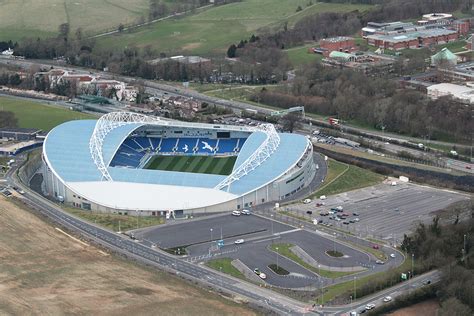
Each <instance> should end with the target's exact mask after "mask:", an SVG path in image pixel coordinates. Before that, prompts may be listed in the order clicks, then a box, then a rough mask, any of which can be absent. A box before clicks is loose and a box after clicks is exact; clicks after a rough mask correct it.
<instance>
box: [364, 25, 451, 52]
mask: <svg viewBox="0 0 474 316" xmlns="http://www.w3.org/2000/svg"><path fill="white" fill-rule="evenodd" d="M458 37H459V35H458V32H457V31H454V30H448V29H443V28H434V29H421V30H416V31H411V32H402V33H391V34H379V33H376V34H373V35H368V36H366V38H367V43H368V44H369V45H371V46H375V47H378V48H381V49H390V50H402V49H415V48H420V47H430V46H432V45H440V44H446V43H449V42H453V41H456V40H457V39H458Z"/></svg>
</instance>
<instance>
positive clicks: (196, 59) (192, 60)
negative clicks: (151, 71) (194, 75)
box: [148, 55, 211, 65]
mask: <svg viewBox="0 0 474 316" xmlns="http://www.w3.org/2000/svg"><path fill="white" fill-rule="evenodd" d="M166 61H176V62H178V63H181V64H186V65H198V64H201V65H202V64H205V65H207V64H210V63H211V60H210V59H208V58H203V57H200V56H183V55H178V56H171V57H165V58H157V59H153V60H150V61H149V62H148V63H150V64H151V65H156V64H159V63H162V62H166Z"/></svg>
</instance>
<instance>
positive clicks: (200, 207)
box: [42, 112, 316, 216]
mask: <svg viewBox="0 0 474 316" xmlns="http://www.w3.org/2000/svg"><path fill="white" fill-rule="evenodd" d="M42 158H43V167H42V168H43V176H44V190H45V192H46V193H47V194H49V195H50V196H51V197H53V198H55V199H57V200H60V201H64V203H67V204H69V205H71V206H74V207H79V208H82V209H86V210H94V211H100V212H111V213H120V214H128V215H151V216H160V215H164V214H165V213H166V212H168V211H174V212H175V214H176V213H177V214H189V213H207V212H222V211H229V210H239V209H245V208H250V207H252V206H255V205H259V204H262V203H267V202H277V201H279V200H281V199H284V198H287V197H290V196H291V195H292V194H294V193H296V192H297V191H299V190H301V189H302V188H304V187H305V186H307V185H308V184H309V183H310V182H311V181H312V179H313V177H314V175H315V173H316V168H315V165H314V163H313V147H312V144H311V142H310V141H309V140H308V139H307V138H306V137H304V136H302V135H297V134H288V133H278V132H277V131H276V129H275V127H274V126H273V125H272V124H261V125H260V126H257V127H250V126H230V125H215V124H201V123H186V122H179V121H170V120H163V119H160V118H156V117H149V116H145V115H141V114H136V113H128V112H117V113H109V114H106V115H104V116H102V117H101V118H100V119H99V120H78V121H70V122H67V123H64V124H61V125H59V126H57V127H56V128H54V129H53V130H51V131H50V133H49V134H48V135H47V137H46V139H45V142H44V146H43V155H42Z"/></svg>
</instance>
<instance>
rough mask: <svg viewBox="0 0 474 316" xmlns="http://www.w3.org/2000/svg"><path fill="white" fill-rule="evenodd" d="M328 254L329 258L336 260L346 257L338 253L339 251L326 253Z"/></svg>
mask: <svg viewBox="0 0 474 316" xmlns="http://www.w3.org/2000/svg"><path fill="white" fill-rule="evenodd" d="M326 253H327V254H328V256H330V257H334V258H341V257H342V256H344V254H343V253H342V252H340V251H337V250H328V251H326Z"/></svg>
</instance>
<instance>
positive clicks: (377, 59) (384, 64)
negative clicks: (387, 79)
mask: <svg viewBox="0 0 474 316" xmlns="http://www.w3.org/2000/svg"><path fill="white" fill-rule="evenodd" d="M396 60H397V59H396V57H394V56H389V55H383V54H374V53H370V52H365V53H361V52H358V53H355V54H348V53H343V52H336V51H334V52H331V54H329V56H328V57H327V58H324V59H323V60H322V63H323V65H324V66H330V67H345V68H350V69H352V70H355V71H359V72H362V73H364V74H366V75H369V76H387V75H389V74H390V73H392V72H393V64H394V63H395V61H396Z"/></svg>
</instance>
